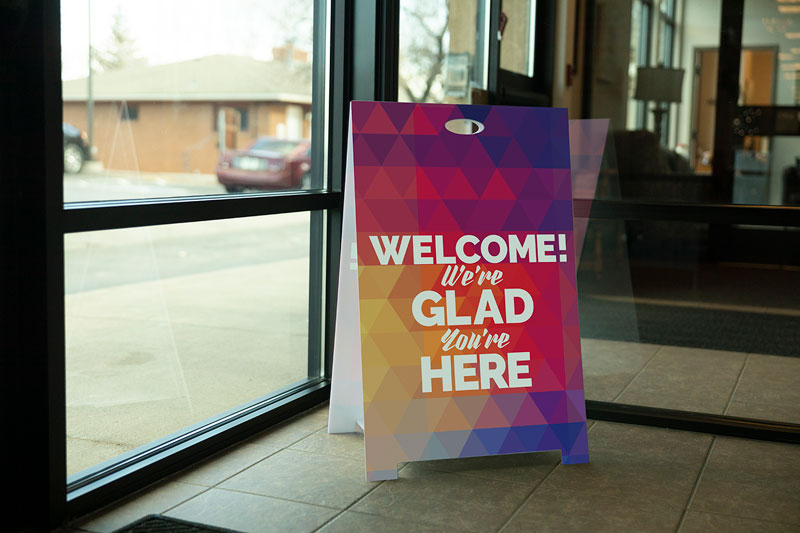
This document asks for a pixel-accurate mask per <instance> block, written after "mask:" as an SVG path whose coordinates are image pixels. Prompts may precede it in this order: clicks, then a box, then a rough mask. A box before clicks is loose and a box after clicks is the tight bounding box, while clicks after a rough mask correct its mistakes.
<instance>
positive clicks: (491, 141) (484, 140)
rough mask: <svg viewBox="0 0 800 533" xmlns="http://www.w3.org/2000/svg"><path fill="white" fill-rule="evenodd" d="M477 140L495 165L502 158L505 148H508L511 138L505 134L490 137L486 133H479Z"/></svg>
mask: <svg viewBox="0 0 800 533" xmlns="http://www.w3.org/2000/svg"><path fill="white" fill-rule="evenodd" d="M478 140H479V141H480V143H481V144H482V145H483V147H484V148H485V149H486V153H487V154H489V157H491V158H492V161H494V164H495V166H499V165H500V161H501V160H502V159H503V154H505V153H506V148H508V144H509V143H510V142H511V138H510V137H505V136H504V137H491V136H488V135H479V136H478Z"/></svg>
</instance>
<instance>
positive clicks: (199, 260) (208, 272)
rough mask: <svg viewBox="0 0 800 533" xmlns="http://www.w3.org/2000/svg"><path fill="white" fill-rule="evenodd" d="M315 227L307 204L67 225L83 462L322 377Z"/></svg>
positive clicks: (72, 358)
mask: <svg viewBox="0 0 800 533" xmlns="http://www.w3.org/2000/svg"><path fill="white" fill-rule="evenodd" d="M309 227H310V214H309V213H308V212H305V213H290V214H282V215H271V216H263V217H252V218H242V219H233V220H218V221H210V222H198V223H188V224H174V225H168V226H154V227H141V228H133V229H122V230H112V231H98V232H88V233H76V234H69V235H67V236H66V237H65V239H64V247H65V290H66V387H67V452H68V457H67V463H68V472H69V474H74V473H75V472H78V471H80V470H83V469H85V468H88V467H91V466H94V465H96V464H97V463H99V462H102V461H105V460H108V459H111V458H113V457H116V456H117V455H119V454H121V453H123V452H127V451H129V450H132V449H134V448H136V447H138V446H142V445H145V444H147V443H149V442H151V441H153V440H155V439H158V438H161V437H164V436H166V435H168V434H170V433H173V432H176V431H179V430H181V429H182V428H184V427H186V426H189V425H191V424H196V423H198V422H201V421H204V420H206V419H208V418H210V417H214V416H216V415H218V414H219V413H221V412H222V411H225V410H229V409H232V408H234V407H237V406H240V405H242V404H245V403H247V402H251V401H253V400H256V399H258V398H261V397H264V396H266V395H269V394H270V393H272V392H274V391H276V390H278V389H281V388H283V387H286V386H289V385H292V384H294V383H297V382H299V381H302V380H305V379H307V378H308V377H309V360H308V334H309V309H308V305H309V304H308V302H309ZM318 366H319V365H317V367H318ZM311 377H316V376H311Z"/></svg>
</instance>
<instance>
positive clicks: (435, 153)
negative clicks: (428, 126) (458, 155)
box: [420, 135, 458, 167]
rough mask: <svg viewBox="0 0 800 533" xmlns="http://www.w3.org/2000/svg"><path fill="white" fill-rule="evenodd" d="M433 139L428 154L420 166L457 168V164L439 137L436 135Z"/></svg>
mask: <svg viewBox="0 0 800 533" xmlns="http://www.w3.org/2000/svg"><path fill="white" fill-rule="evenodd" d="M434 139H435V140H434V141H433V144H432V145H431V147H430V149H429V150H428V153H427V154H425V157H424V158H423V159H422V160H421V161H420V164H421V165H422V166H423V167H457V166H458V163H456V160H455V158H453V155H452V154H451V153H450V150H448V148H447V146H445V144H444V143H443V142H442V140H441V137H440V136H438V135H437V136H436V137H434Z"/></svg>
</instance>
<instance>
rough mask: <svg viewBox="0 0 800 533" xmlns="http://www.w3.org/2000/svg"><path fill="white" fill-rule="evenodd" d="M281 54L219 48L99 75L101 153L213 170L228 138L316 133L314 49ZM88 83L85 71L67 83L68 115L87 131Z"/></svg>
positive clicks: (150, 165) (124, 166)
mask: <svg viewBox="0 0 800 533" xmlns="http://www.w3.org/2000/svg"><path fill="white" fill-rule="evenodd" d="M274 56H275V57H276V59H275V60H273V61H258V60H255V59H251V58H249V57H242V56H233V55H215V56H208V57H202V58H199V59H193V60H189V61H182V62H179V63H170V64H166V65H156V66H144V65H142V66H135V67H131V68H127V69H123V70H116V71H110V72H103V73H99V74H95V75H94V76H93V93H94V95H93V98H94V102H95V112H94V131H95V133H94V144H95V146H96V147H97V154H96V156H95V158H96V159H98V160H100V161H101V162H102V163H103V165H104V166H105V167H106V168H113V169H120V170H142V171H159V172H202V173H212V172H213V171H214V167H215V166H216V163H217V160H218V158H219V148H220V147H222V146H223V145H224V148H229V149H230V148H246V147H247V146H248V145H250V144H251V143H252V142H253V141H254V140H255V139H256V138H258V137H259V136H265V135H268V136H277V137H283V138H303V139H308V138H309V137H310V131H311V120H310V112H311V63H310V62H308V59H309V58H308V57H307V56H308V54H307V53H305V52H301V51H299V50H296V49H290V50H286V49H278V50H276V51H275V53H274ZM86 90H87V83H86V79H85V78H84V79H78V80H70V81H65V82H64V84H63V91H64V96H63V98H64V120H65V121H66V122H69V123H71V124H74V125H75V126H77V127H79V128H81V129H82V130H85V129H86V126H87V111H86V99H87V97H86ZM223 125H224V126H223ZM220 126H223V127H224V135H222V134H220V133H219V128H220Z"/></svg>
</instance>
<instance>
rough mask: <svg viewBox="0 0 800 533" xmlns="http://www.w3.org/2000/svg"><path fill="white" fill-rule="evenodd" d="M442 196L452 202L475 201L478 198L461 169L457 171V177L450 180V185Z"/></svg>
mask: <svg viewBox="0 0 800 533" xmlns="http://www.w3.org/2000/svg"><path fill="white" fill-rule="evenodd" d="M442 196H443V197H444V198H447V199H452V200H475V199H477V198H478V195H477V194H475V191H474V190H472V185H470V183H469V180H467V177H466V176H465V175H464V173H463V172H462V171H461V169H460V168H459V169H457V170H456V173H455V176H453V178H452V179H451V180H450V184H449V185H448V186H447V189H446V190H445V192H444V194H442Z"/></svg>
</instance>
